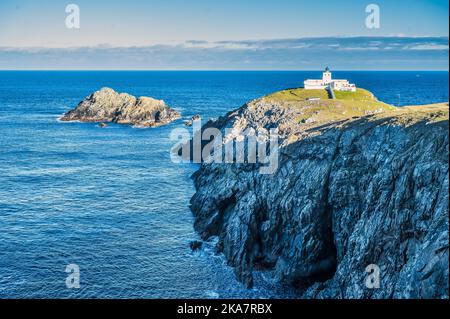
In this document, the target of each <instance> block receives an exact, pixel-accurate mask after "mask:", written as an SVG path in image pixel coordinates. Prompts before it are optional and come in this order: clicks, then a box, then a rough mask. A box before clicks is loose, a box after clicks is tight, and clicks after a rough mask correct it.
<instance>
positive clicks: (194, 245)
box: [189, 240, 203, 251]
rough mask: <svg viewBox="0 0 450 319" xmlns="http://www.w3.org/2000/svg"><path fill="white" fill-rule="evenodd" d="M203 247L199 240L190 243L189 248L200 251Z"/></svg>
mask: <svg viewBox="0 0 450 319" xmlns="http://www.w3.org/2000/svg"><path fill="white" fill-rule="evenodd" d="M202 245H203V243H202V242H201V241H199V240H193V241H191V242H190V243H189V247H191V249H192V250H193V251H195V250H199V249H200V248H202Z"/></svg>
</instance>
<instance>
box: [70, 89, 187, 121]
mask: <svg viewBox="0 0 450 319" xmlns="http://www.w3.org/2000/svg"><path fill="white" fill-rule="evenodd" d="M179 118H180V114H179V113H178V112H176V111H175V110H173V109H171V108H169V107H168V106H167V105H166V104H165V103H164V101H162V100H155V99H153V98H150V97H140V98H136V97H134V96H132V95H129V94H126V93H117V92H116V91H114V90H113V89H110V88H102V89H101V90H100V91H97V92H94V93H93V94H91V95H90V96H88V97H86V98H85V99H84V100H83V101H81V102H80V103H79V104H78V106H77V107H76V108H75V109H73V110H70V111H69V112H67V113H66V114H64V115H63V116H62V117H61V120H62V121H75V120H76V121H81V122H114V123H120V124H130V125H136V126H141V127H155V126H160V125H164V124H168V123H170V122H172V121H175V120H177V119H179Z"/></svg>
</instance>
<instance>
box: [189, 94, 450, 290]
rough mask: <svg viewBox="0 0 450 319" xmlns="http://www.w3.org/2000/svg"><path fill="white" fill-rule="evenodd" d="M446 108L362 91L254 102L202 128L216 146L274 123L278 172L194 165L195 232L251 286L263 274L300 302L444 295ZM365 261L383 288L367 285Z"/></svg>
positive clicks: (274, 97)
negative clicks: (219, 136)
mask: <svg viewBox="0 0 450 319" xmlns="http://www.w3.org/2000/svg"><path fill="white" fill-rule="evenodd" d="M322 95H323V96H322ZM311 98H314V100H311ZM315 98H320V100H315ZM448 113H449V107H448V103H446V104H438V105H428V106H411V107H402V108H395V107H392V106H390V105H387V104H384V103H382V102H379V101H377V100H376V98H375V97H374V96H373V95H372V94H371V93H370V92H367V91H364V90H358V92H356V93H354V94H351V93H342V94H339V96H337V99H336V100H329V99H327V97H326V94H325V95H324V92H319V91H317V92H314V91H304V90H301V89H294V90H286V91H282V92H277V93H274V94H271V95H269V96H266V97H263V98H260V99H257V100H254V101H251V102H249V103H247V104H245V105H244V106H242V107H241V108H240V109H238V110H236V111H233V112H230V113H229V114H227V115H226V116H224V117H221V118H219V119H218V120H216V121H211V122H209V123H207V124H206V126H205V127H217V128H219V129H220V130H221V131H222V132H223V133H224V137H223V138H224V140H225V139H227V136H225V135H226V134H225V128H232V129H233V130H232V132H233V134H234V135H233V136H229V138H234V136H236V132H243V131H244V130H245V129H247V128H250V127H252V128H254V129H256V130H261V129H264V128H265V129H269V128H274V127H276V128H278V130H279V134H280V148H279V153H280V154H279V167H278V169H277V170H276V172H275V173H274V174H260V171H259V169H258V168H259V167H260V165H259V164H220V163H209V164H207V163H203V164H201V167H200V169H199V170H198V171H197V172H196V173H195V174H194V175H193V179H194V182H195V187H196V193H195V195H194V196H193V197H192V199H191V209H192V211H193V213H194V216H195V228H196V230H197V231H198V232H199V233H200V234H201V236H202V237H203V239H208V238H210V237H211V236H218V238H219V241H218V244H217V249H218V250H219V251H220V252H223V254H224V255H225V257H226V258H227V260H228V262H229V264H230V265H231V266H233V267H234V269H235V272H236V275H237V277H238V278H239V280H241V281H242V282H244V283H245V284H246V285H247V286H249V287H251V286H252V285H253V272H254V271H255V270H262V271H266V272H267V274H268V275H270V276H272V278H273V279H275V280H277V281H279V282H283V283H287V284H289V285H292V286H294V287H296V288H298V291H299V296H300V297H303V298H448V296H449V292H448V283H449V281H448V280H449V261H448V257H449V233H448V229H449V214H448V200H449V197H448V195H449V194H448V186H449V180H448V176H449V175H448ZM369 265H376V267H379V282H380V287H379V288H375V289H371V288H373V286H372V287H371V288H369V287H368V286H366V280H367V276H368V273H367V272H366V267H367V266H369ZM370 267H373V266H370ZM372 269H373V268H372Z"/></svg>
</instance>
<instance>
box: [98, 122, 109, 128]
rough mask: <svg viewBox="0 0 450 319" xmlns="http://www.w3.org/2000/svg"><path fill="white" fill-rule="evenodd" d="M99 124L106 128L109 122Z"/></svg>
mask: <svg viewBox="0 0 450 319" xmlns="http://www.w3.org/2000/svg"><path fill="white" fill-rule="evenodd" d="M98 126H99V127H101V128H105V127H107V126H108V124H106V123H100V124H99V125H98Z"/></svg>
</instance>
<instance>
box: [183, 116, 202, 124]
mask: <svg viewBox="0 0 450 319" xmlns="http://www.w3.org/2000/svg"><path fill="white" fill-rule="evenodd" d="M200 119H201V117H200V115H198V114H197V115H194V116H193V117H191V119H190V120H188V121H185V122H184V125H186V126H192V124H193V123H194V121H198V120H200Z"/></svg>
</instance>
